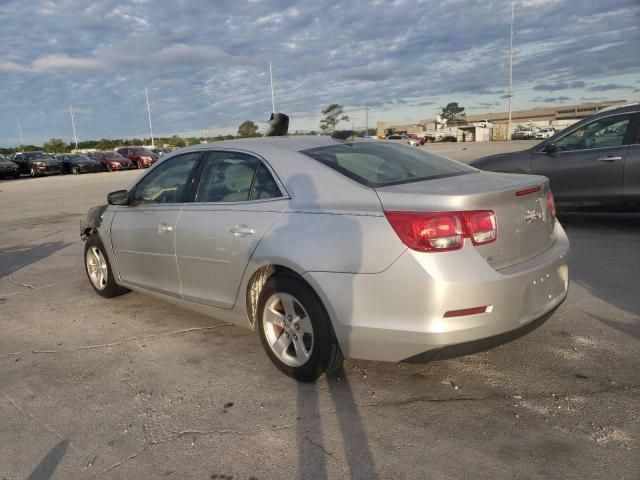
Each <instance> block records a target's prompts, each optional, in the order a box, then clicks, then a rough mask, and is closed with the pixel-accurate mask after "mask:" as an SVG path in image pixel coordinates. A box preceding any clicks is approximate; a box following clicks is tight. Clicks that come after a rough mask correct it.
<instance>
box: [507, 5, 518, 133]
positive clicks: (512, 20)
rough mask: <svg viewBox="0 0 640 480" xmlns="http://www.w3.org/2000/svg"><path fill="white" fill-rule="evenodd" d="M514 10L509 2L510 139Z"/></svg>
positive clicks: (508, 93) (508, 129)
mask: <svg viewBox="0 0 640 480" xmlns="http://www.w3.org/2000/svg"><path fill="white" fill-rule="evenodd" d="M515 15H516V11H515V8H514V3H513V2H511V31H510V34H509V91H508V92H507V95H508V97H509V120H508V122H507V140H511V97H513V23H514V21H515Z"/></svg>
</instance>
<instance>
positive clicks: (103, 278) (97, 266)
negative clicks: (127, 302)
mask: <svg viewBox="0 0 640 480" xmlns="http://www.w3.org/2000/svg"><path fill="white" fill-rule="evenodd" d="M85 261H86V264H87V272H88V273H89V279H90V280H91V283H92V284H93V286H94V287H95V288H96V289H97V290H104V288H105V287H106V286H107V280H108V278H109V270H108V267H107V261H106V260H105V258H104V255H102V252H101V251H100V249H99V248H97V247H91V248H89V249H88V250H87V256H86V259H85Z"/></svg>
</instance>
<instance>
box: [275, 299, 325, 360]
mask: <svg viewBox="0 0 640 480" xmlns="http://www.w3.org/2000/svg"><path fill="white" fill-rule="evenodd" d="M262 322H263V325H262V326H263V328H264V333H265V337H266V339H267V343H268V344H269V346H270V347H271V350H272V351H273V353H274V354H275V355H276V356H277V357H278V359H279V360H280V361H281V362H282V363H284V364H285V365H288V366H290V367H300V366H302V365H304V364H305V363H307V361H308V360H309V358H310V357H311V353H312V352H313V343H314V335H313V324H312V323H311V319H310V318H309V315H308V314H307V311H306V310H305V308H304V307H303V306H302V304H301V303H300V301H299V300H298V299H296V298H295V297H294V296H293V295H290V294H288V293H281V292H278V293H274V294H273V295H271V297H269V298H268V299H267V301H266V303H265V306H264V312H263V314H262Z"/></svg>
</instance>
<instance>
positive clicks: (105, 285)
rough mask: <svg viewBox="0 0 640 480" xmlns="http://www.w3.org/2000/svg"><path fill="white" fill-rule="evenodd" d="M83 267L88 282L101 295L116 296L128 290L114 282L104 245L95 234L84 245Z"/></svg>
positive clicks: (106, 296)
mask: <svg viewBox="0 0 640 480" xmlns="http://www.w3.org/2000/svg"><path fill="white" fill-rule="evenodd" d="M84 269H85V272H86V273H87V277H88V278H89V283H91V286H92V287H93V289H94V290H95V291H96V293H97V294H98V295H100V296H102V297H105V298H111V297H117V296H118V295H122V294H123V293H127V292H128V291H129V289H127V288H124V287H121V286H120V285H118V284H117V283H116V281H115V278H114V273H113V270H112V268H111V264H110V263H109V258H108V257H107V254H106V253H105V249H104V245H103V244H102V242H101V241H100V238H98V236H97V235H91V236H90V237H89V238H88V239H87V242H86V243H85V245H84Z"/></svg>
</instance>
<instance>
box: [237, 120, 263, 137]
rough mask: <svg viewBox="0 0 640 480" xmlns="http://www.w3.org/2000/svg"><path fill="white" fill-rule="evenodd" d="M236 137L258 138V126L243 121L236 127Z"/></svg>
mask: <svg viewBox="0 0 640 480" xmlns="http://www.w3.org/2000/svg"><path fill="white" fill-rule="evenodd" d="M238 136H239V137H240V138H250V137H259V136H260V134H259V133H258V126H257V125H256V124H255V123H253V122H252V121H251V120H245V121H244V122H242V123H241V124H240V126H239V127H238Z"/></svg>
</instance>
